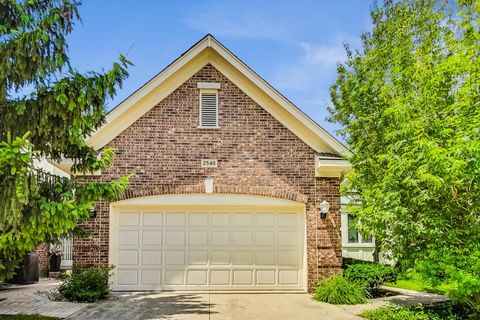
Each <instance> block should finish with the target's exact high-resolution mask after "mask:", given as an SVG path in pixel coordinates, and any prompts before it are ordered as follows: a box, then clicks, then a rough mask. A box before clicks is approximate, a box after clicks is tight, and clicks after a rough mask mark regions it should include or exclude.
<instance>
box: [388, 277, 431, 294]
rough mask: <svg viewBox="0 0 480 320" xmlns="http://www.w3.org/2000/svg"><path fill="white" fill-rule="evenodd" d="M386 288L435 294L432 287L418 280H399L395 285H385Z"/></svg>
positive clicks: (389, 283)
mask: <svg viewBox="0 0 480 320" xmlns="http://www.w3.org/2000/svg"><path fill="white" fill-rule="evenodd" d="M385 285H386V286H389V287H394V288H400V289H407V290H415V291H425V292H434V291H435V290H434V289H433V287H432V286H429V285H428V284H426V283H423V282H422V281H419V280H417V279H400V280H397V282H395V283H391V282H388V283H385Z"/></svg>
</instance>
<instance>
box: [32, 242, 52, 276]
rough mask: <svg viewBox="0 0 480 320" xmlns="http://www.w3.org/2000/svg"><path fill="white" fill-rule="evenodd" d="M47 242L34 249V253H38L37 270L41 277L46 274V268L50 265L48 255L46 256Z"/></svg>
mask: <svg viewBox="0 0 480 320" xmlns="http://www.w3.org/2000/svg"><path fill="white" fill-rule="evenodd" d="M49 247H50V246H49V245H48V244H45V243H44V244H41V245H39V246H38V247H37V250H35V253H36V254H38V260H39V263H38V272H39V273H40V276H41V277H46V276H48V269H49V265H50V257H49V256H48V249H49Z"/></svg>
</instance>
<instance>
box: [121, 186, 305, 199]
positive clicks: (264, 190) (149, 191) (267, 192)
mask: <svg viewBox="0 0 480 320" xmlns="http://www.w3.org/2000/svg"><path fill="white" fill-rule="evenodd" d="M213 193H214V194H234V195H253V196H263V197H270V198H277V199H283V200H290V201H295V202H300V203H307V201H308V197H307V196H306V195H304V194H302V193H299V192H295V191H292V190H284V189H281V188H275V187H266V186H231V185H215V187H214V192H213ZM175 194H205V186H204V185H163V186H159V187H150V188H138V187H135V188H128V189H127V190H126V191H125V193H124V194H123V196H121V197H119V198H118V199H117V201H122V200H128V199H135V198H142V197H151V196H161V195H175Z"/></svg>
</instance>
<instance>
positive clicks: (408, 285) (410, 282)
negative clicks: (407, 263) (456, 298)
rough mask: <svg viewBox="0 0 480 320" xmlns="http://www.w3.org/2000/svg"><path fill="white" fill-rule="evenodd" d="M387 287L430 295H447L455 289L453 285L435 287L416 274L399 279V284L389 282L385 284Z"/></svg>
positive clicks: (445, 284)
mask: <svg viewBox="0 0 480 320" xmlns="http://www.w3.org/2000/svg"><path fill="white" fill-rule="evenodd" d="M385 285H386V286H389V287H394V288H400V289H407V290H415V291H423V292H430V293H438V294H445V293H446V292H448V291H451V290H452V289H453V287H454V285H453V284H447V283H444V284H440V285H439V286H437V287H433V286H431V285H430V284H428V283H425V282H424V281H423V280H422V278H421V277H420V275H418V274H416V273H410V274H408V277H405V278H399V279H398V280H397V282H395V283H392V282H388V283H385Z"/></svg>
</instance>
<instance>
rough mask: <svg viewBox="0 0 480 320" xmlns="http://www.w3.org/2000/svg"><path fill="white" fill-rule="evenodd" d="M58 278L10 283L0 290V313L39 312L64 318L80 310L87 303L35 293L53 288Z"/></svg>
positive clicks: (56, 284)
mask: <svg viewBox="0 0 480 320" xmlns="http://www.w3.org/2000/svg"><path fill="white" fill-rule="evenodd" d="M58 285H59V281H58V280H51V279H48V280H46V279H41V280H40V281H39V282H38V283H35V284H30V285H12V286H11V287H9V288H7V289H1V290H0V315H13V314H20V313H22V314H41V315H43V316H50V317H58V318H66V317H69V316H71V315H72V314H74V313H76V312H78V311H80V310H82V309H83V308H85V307H86V306H88V304H87V303H71V302H55V301H50V300H48V299H47V298H45V297H42V296H40V295H38V294H37V292H38V291H46V290H49V289H53V288H55V287H57V286H58Z"/></svg>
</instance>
